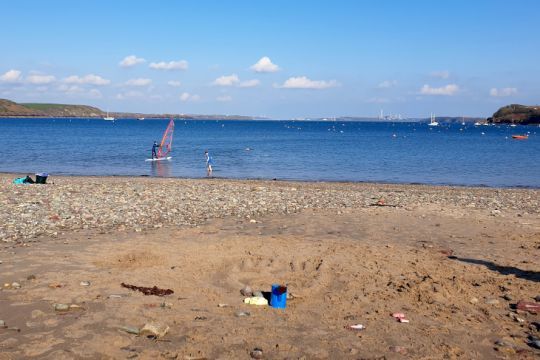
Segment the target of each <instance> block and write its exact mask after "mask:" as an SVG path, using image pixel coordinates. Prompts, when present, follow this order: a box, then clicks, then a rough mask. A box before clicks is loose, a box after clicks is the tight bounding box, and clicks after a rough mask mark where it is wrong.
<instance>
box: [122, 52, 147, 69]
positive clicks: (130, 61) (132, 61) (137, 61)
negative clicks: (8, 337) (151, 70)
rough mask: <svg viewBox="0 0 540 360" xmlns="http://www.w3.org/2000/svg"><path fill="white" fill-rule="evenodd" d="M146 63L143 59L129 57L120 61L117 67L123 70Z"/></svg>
mask: <svg viewBox="0 0 540 360" xmlns="http://www.w3.org/2000/svg"><path fill="white" fill-rule="evenodd" d="M144 62H146V60H145V59H143V58H140V57H137V56H135V55H129V56H126V57H125V58H124V60H122V61H120V62H119V63H118V65H120V66H121V67H123V68H128V67H133V66H135V65H137V64H141V63H144Z"/></svg>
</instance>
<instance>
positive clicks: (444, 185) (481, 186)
mask: <svg viewBox="0 0 540 360" xmlns="http://www.w3.org/2000/svg"><path fill="white" fill-rule="evenodd" d="M0 175H6V176H7V175H12V176H14V177H21V176H26V175H30V176H33V175H34V174H33V173H29V172H26V173H25V172H16V171H15V172H13V171H0ZM50 176H51V177H63V178H69V177H74V178H78V177H81V178H86V177H88V178H100V177H102V178H149V179H178V180H193V181H199V180H223V181H253V182H256V181H263V182H265V181H271V182H282V183H283V182H285V183H286V182H290V183H300V184H303V183H305V184H311V183H314V184H351V185H352V184H366V185H374V186H375V185H396V186H427V187H438V188H465V189H466V188H470V189H494V190H497V189H499V190H512V189H515V190H520V189H523V190H540V184H539V185H538V186H526V185H515V186H510V185H509V186H490V185H485V184H476V185H467V184H452V183H436V184H431V183H419V182H384V181H351V180H302V179H286V178H273V179H269V178H268V179H267V178H234V177H219V176H212V177H211V178H208V177H206V176H203V177H180V176H170V177H167V176H152V175H122V174H120V175H81V174H63V173H62V174H58V175H54V174H52V175H50Z"/></svg>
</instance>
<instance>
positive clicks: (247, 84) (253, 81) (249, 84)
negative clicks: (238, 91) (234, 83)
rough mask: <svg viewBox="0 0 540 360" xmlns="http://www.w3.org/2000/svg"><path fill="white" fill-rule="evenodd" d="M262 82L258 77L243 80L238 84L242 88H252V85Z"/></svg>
mask: <svg viewBox="0 0 540 360" xmlns="http://www.w3.org/2000/svg"><path fill="white" fill-rule="evenodd" d="M260 83H261V82H260V81H259V80H258V79H251V80H246V81H242V82H241V83H240V84H238V86H239V87H241V88H250V87H255V86H258V85H259V84H260Z"/></svg>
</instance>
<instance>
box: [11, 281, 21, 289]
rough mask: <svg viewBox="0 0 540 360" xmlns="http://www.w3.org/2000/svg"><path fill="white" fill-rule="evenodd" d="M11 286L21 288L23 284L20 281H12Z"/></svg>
mask: <svg viewBox="0 0 540 360" xmlns="http://www.w3.org/2000/svg"><path fill="white" fill-rule="evenodd" d="M11 287H12V288H13V289H20V288H21V284H19V283H18V282H12V283H11Z"/></svg>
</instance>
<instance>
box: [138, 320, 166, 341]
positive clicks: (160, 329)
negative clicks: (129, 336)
mask: <svg viewBox="0 0 540 360" xmlns="http://www.w3.org/2000/svg"><path fill="white" fill-rule="evenodd" d="M167 332H169V327H168V326H167V325H165V324H160V323H148V324H145V325H144V326H143V328H142V329H141V331H140V335H146V336H150V337H155V338H160V337H163V336H165V334H167Z"/></svg>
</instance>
